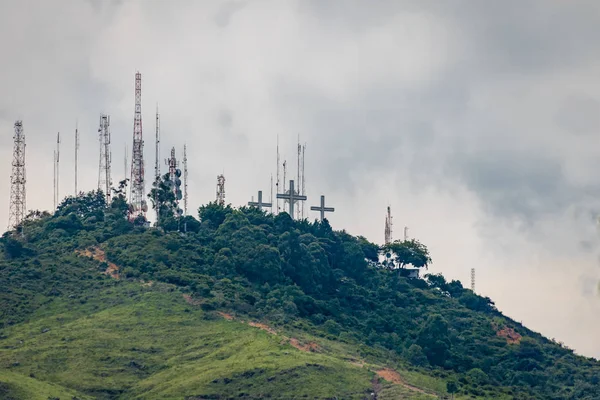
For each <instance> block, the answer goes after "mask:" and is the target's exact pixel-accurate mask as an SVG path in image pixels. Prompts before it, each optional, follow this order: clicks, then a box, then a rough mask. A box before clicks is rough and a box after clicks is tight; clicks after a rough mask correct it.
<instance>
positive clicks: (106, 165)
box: [98, 114, 112, 204]
mask: <svg viewBox="0 0 600 400" xmlns="http://www.w3.org/2000/svg"><path fill="white" fill-rule="evenodd" d="M98 141H99V142H100V161H99V162H98V190H102V191H103V192H104V195H105V196H106V204H110V190H111V187H112V181H111V176H110V163H111V152H110V116H108V115H106V114H100V126H99V127H98Z"/></svg>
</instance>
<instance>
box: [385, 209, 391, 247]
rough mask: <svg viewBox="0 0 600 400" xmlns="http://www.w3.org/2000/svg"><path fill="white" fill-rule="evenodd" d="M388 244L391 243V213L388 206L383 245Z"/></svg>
mask: <svg viewBox="0 0 600 400" xmlns="http://www.w3.org/2000/svg"><path fill="white" fill-rule="evenodd" d="M390 243H392V211H391V209H390V206H388V207H387V214H386V216H385V244H390Z"/></svg>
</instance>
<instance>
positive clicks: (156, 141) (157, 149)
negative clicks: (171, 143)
mask: <svg viewBox="0 0 600 400" xmlns="http://www.w3.org/2000/svg"><path fill="white" fill-rule="evenodd" d="M155 127H156V137H155V139H154V181H155V182H156V185H157V186H156V190H155V191H154V207H155V208H156V226H158V224H159V222H160V206H159V204H158V188H159V187H160V115H159V114H158V103H157V104H156V123H155Z"/></svg>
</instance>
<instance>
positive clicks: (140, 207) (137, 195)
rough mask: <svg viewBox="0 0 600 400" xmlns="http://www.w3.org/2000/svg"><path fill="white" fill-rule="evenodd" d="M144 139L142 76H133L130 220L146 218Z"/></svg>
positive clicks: (137, 73)
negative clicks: (133, 104) (133, 103)
mask: <svg viewBox="0 0 600 400" xmlns="http://www.w3.org/2000/svg"><path fill="white" fill-rule="evenodd" d="M144 183H145V182H144V138H143V135H142V74H140V73H139V72H136V74H135V114H134V118H133V148H132V156H131V192H130V201H129V202H130V204H131V210H130V213H129V218H130V219H135V218H136V217H138V216H142V217H144V218H145V217H146V211H148V206H147V204H146V200H145V199H144V192H145V188H144Z"/></svg>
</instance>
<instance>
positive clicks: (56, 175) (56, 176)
mask: <svg viewBox="0 0 600 400" xmlns="http://www.w3.org/2000/svg"><path fill="white" fill-rule="evenodd" d="M59 166H60V132H58V133H57V134H56V150H54V209H55V210H56V207H58V199H59V194H58V188H59V177H60V174H59Z"/></svg>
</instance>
